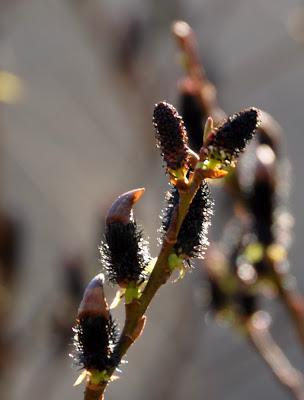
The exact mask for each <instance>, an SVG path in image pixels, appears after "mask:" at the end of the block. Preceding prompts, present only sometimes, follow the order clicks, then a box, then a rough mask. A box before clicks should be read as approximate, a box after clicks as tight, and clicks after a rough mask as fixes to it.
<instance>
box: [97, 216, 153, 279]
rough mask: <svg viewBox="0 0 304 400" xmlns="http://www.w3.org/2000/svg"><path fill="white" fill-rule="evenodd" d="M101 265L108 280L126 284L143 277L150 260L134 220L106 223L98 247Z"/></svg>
mask: <svg viewBox="0 0 304 400" xmlns="http://www.w3.org/2000/svg"><path fill="white" fill-rule="evenodd" d="M100 252H101V261H102V265H103V267H104V269H105V271H106V272H107V276H108V279H109V281H110V282H112V283H114V284H115V283H116V284H127V283H128V282H138V281H140V280H141V279H144V278H145V273H144V270H145V268H146V267H147V265H148V263H149V261H150V255H149V250H148V244H147V242H146V240H144V238H143V233H142V230H141V229H140V228H139V227H138V225H137V224H136V222H135V221H133V220H130V222H129V223H127V224H123V223H121V222H113V223H110V224H107V225H106V230H105V240H104V242H103V243H102V244H101V247H100Z"/></svg>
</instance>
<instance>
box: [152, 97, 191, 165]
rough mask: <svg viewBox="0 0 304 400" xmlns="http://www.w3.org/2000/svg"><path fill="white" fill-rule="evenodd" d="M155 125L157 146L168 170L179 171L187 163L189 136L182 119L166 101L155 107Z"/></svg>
mask: <svg viewBox="0 0 304 400" xmlns="http://www.w3.org/2000/svg"><path fill="white" fill-rule="evenodd" d="M153 124H154V126H155V129H156V139H157V145H158V147H159V148H160V149H161V153H162V156H163V159H164V161H165V163H166V164H167V167H168V168H171V169H174V170H176V169H179V168H181V167H183V166H184V165H185V164H186V163H187V156H188V155H187V143H188V136H187V132H186V128H185V125H184V122H183V119H182V117H181V116H180V115H179V114H178V112H177V110H176V109H175V108H174V107H173V106H172V105H171V104H169V103H166V102H165V101H163V102H160V103H158V104H156V105H155V108H154V113H153Z"/></svg>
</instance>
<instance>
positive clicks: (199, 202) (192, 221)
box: [162, 182, 213, 258]
mask: <svg viewBox="0 0 304 400" xmlns="http://www.w3.org/2000/svg"><path fill="white" fill-rule="evenodd" d="M178 199H179V194H178V191H177V189H176V188H172V189H171V191H170V192H169V193H168V195H167V202H168V203H167V208H166V210H165V211H164V213H163V217H162V230H163V231H164V232H166V231H167V229H168V227H169V224H170V220H171V217H172V213H173V209H174V207H175V205H176V204H177V203H178ZM212 214H213V201H212V200H211V195H210V190H209V187H208V185H207V183H206V182H203V183H202V184H201V186H200V187H199V189H198V191H197V192H196V194H195V196H194V198H193V200H192V202H191V204H190V207H189V210H188V213H187V215H186V217H185V219H184V222H183V224H182V226H181V229H180V231H179V234H178V238H177V242H176V244H175V246H174V249H175V252H176V254H177V255H178V256H182V257H184V258H201V257H202V256H203V254H204V250H205V249H206V247H207V246H208V244H209V242H208V239H207V233H208V228H209V226H210V224H211V216H212Z"/></svg>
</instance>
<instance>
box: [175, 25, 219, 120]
mask: <svg viewBox="0 0 304 400" xmlns="http://www.w3.org/2000/svg"><path fill="white" fill-rule="evenodd" d="M172 32H173V35H174V37H175V38H176V40H177V43H178V45H179V47H180V49H181V51H182V55H183V61H184V65H185V69H186V71H187V74H188V79H190V80H191V83H192V86H193V90H194V94H195V96H196V98H197V100H198V102H199V104H200V106H201V108H202V111H203V113H204V115H205V116H206V117H208V116H210V117H212V119H213V121H214V123H215V125H218V124H219V123H220V122H222V121H223V119H224V118H225V117H226V114H225V112H224V111H223V109H222V108H221V107H220V106H219V105H218V103H217V98H216V88H215V86H214V85H213V84H212V83H211V82H210V81H209V80H208V78H207V75H206V72H205V69H204V67H203V65H202V64H201V62H200V60H199V55H198V46H197V41H196V38H195V34H194V32H193V30H192V29H191V27H190V26H189V25H188V24H187V23H186V22H184V21H177V22H175V23H174V24H173V26H172Z"/></svg>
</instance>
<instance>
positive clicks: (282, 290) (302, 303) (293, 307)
mask: <svg viewBox="0 0 304 400" xmlns="http://www.w3.org/2000/svg"><path fill="white" fill-rule="evenodd" d="M271 267H272V272H273V277H274V280H275V283H276V286H277V288H278V291H279V295H280V298H281V300H282V302H283V304H284V305H285V307H286V309H287V311H288V312H289V314H290V315H291V317H292V320H293V323H294V326H295V328H296V331H297V334H298V338H299V340H300V342H301V344H302V346H303V347H304V298H303V296H302V295H301V294H300V293H298V291H297V290H296V289H295V288H291V287H288V285H286V280H287V279H288V276H287V274H286V273H282V272H280V271H279V270H278V266H277V265H276V263H274V262H273V263H272V265H271Z"/></svg>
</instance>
